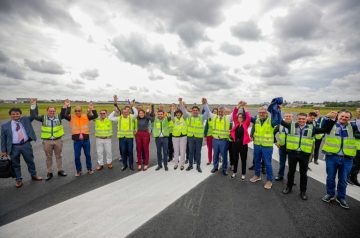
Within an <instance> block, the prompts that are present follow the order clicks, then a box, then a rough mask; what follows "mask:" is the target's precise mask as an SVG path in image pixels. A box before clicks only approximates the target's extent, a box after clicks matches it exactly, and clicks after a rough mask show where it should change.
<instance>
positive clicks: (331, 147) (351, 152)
mask: <svg viewBox="0 0 360 238" xmlns="http://www.w3.org/2000/svg"><path fill="white" fill-rule="evenodd" d="M337 128H339V127H338V126H337V125H336V124H335V125H334V126H333V128H332V129H331V132H330V134H327V135H325V142H324V146H323V148H322V150H323V151H324V152H327V153H333V154H337V153H339V152H340V151H341V149H342V150H343V152H344V155H346V156H351V157H354V156H355V155H356V150H357V146H358V145H357V141H356V139H355V137H354V131H353V128H352V126H351V124H350V123H349V124H348V125H346V128H345V129H346V130H347V137H341V136H337V135H336V130H337Z"/></svg>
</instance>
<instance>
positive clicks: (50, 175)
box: [45, 173, 54, 181]
mask: <svg viewBox="0 0 360 238" xmlns="http://www.w3.org/2000/svg"><path fill="white" fill-rule="evenodd" d="M52 177H54V176H53V173H47V175H46V179H45V181H49V180H50V179H52Z"/></svg>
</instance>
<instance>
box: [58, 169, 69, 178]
mask: <svg viewBox="0 0 360 238" xmlns="http://www.w3.org/2000/svg"><path fill="white" fill-rule="evenodd" d="M58 175H59V176H62V177H65V176H67V173H65V172H64V170H60V171H58Z"/></svg>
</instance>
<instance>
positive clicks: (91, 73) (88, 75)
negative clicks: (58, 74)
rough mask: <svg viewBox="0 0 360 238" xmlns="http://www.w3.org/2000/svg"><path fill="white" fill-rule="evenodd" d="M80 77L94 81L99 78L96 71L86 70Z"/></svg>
mask: <svg viewBox="0 0 360 238" xmlns="http://www.w3.org/2000/svg"><path fill="white" fill-rule="evenodd" d="M80 77H81V78H83V79H87V80H95V79H96V78H97V77H99V72H98V70H97V69H88V70H85V71H84V72H82V73H81V74H80Z"/></svg>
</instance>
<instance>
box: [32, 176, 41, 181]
mask: <svg viewBox="0 0 360 238" xmlns="http://www.w3.org/2000/svg"><path fill="white" fill-rule="evenodd" d="M31 179H32V180H34V181H42V180H43V179H42V177H40V176H37V175H35V176H31Z"/></svg>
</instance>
